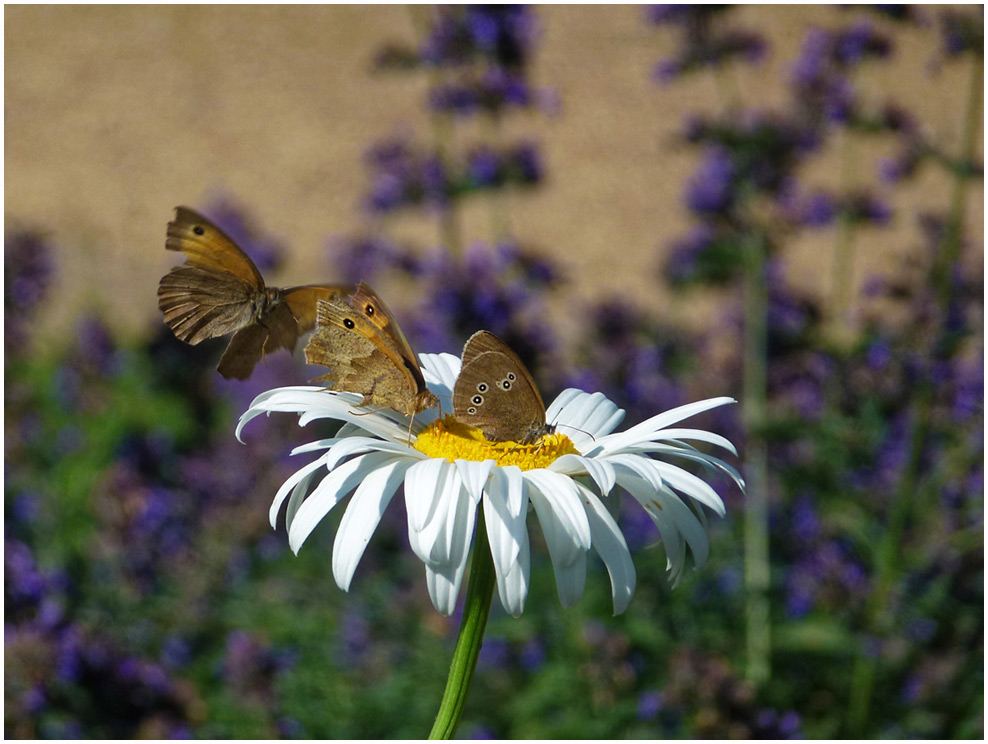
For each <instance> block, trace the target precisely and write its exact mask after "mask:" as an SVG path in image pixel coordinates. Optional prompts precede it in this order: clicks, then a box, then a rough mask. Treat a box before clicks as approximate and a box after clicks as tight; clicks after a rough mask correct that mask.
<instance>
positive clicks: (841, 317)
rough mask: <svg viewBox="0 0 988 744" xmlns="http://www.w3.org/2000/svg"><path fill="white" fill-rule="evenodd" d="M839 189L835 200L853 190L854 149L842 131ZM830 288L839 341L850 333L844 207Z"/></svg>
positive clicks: (850, 277) (850, 238) (850, 258)
mask: <svg viewBox="0 0 988 744" xmlns="http://www.w3.org/2000/svg"><path fill="white" fill-rule="evenodd" d="M842 136H843V141H842V142H841V155H840V158H841V161H840V186H839V191H838V197H839V198H841V199H843V198H844V197H846V196H849V195H850V194H851V193H852V192H853V190H854V164H855V157H856V152H855V147H854V144H855V143H854V135H853V134H852V132H851V131H850V130H849V129H847V128H845V129H844V131H843V132H842ZM831 281H832V282H833V285H832V286H831V303H832V305H831V318H830V323H831V335H832V336H833V337H835V338H840V337H842V336H844V335H845V334H847V333H849V331H850V324H851V312H850V298H851V288H852V286H853V285H854V224H853V220H852V217H851V214H850V212H849V211H848V209H847V207H841V208H840V212H839V214H838V217H837V244H836V245H835V246H834V265H833V272H832V280H831Z"/></svg>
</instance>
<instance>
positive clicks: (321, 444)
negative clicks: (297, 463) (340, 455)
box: [289, 436, 342, 455]
mask: <svg viewBox="0 0 988 744" xmlns="http://www.w3.org/2000/svg"><path fill="white" fill-rule="evenodd" d="M341 439H342V437H338V436H336V437H331V438H329V439H317V440H316V441H314V442H309V443H308V444H300V445H299V446H298V447H296V448H295V449H293V450H292V451H291V452H290V453H289V454H291V455H303V454H305V453H306V452H315V451H316V450H324V449H329V448H330V447H332V446H333V445H334V444H336V443H337V442H339V441H340V440H341Z"/></svg>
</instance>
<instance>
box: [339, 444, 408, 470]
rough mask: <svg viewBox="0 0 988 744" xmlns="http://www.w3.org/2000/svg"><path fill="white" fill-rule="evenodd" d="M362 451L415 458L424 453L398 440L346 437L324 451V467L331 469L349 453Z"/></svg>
mask: <svg viewBox="0 0 988 744" xmlns="http://www.w3.org/2000/svg"><path fill="white" fill-rule="evenodd" d="M362 452H390V453H392V454H395V455H404V456H406V457H413V458H415V459H423V458H424V457H425V455H423V454H422V453H421V452H419V451H418V450H416V449H412V448H411V447H408V446H407V445H405V444H402V443H400V442H385V441H382V440H380V439H376V438H374V437H347V438H345V439H342V440H340V441H339V442H337V443H336V444H334V445H333V446H332V447H331V448H330V450H329V452H327V453H326V467H327V468H329V469H330V470H332V469H333V468H335V467H336V466H337V464H338V463H340V462H342V461H343V460H345V459H346V458H348V457H349V456H350V455H354V454H357V453H362Z"/></svg>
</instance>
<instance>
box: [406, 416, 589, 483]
mask: <svg viewBox="0 0 988 744" xmlns="http://www.w3.org/2000/svg"><path fill="white" fill-rule="evenodd" d="M414 447H415V449H417V450H418V451H419V452H421V453H422V454H423V455H428V456H429V457H445V458H446V459H447V460H449V461H450V462H455V461H456V460H476V461H477V462H483V461H484V460H494V461H495V462H496V463H497V464H498V465H517V466H518V467H519V468H521V469H522V470H535V469H536V468H545V467H548V466H549V464H550V463H552V461H553V460H556V459H558V458H560V457H562V456H563V455H578V454H580V452H579V450H577V449H576V447H574V446H573V442H571V441H570V439H569V437H567V436H566V435H565V434H546V435H545V436H544V437H542V438H541V439H540V440H539V441H537V442H535V443H534V444H519V443H518V442H488V441H487V440H486V439H485V438H484V433H483V432H482V431H481V430H480V429H475V428H474V427H472V426H467V425H466V424H463V423H460V422H459V421H457V420H456V419H455V418H453V417H452V416H446V417H445V418H441V419H439V420H437V421H434V422H433V423H431V424H430V425H429V426H428V427H427V428H426V429H425V430H424V431H423V432H422V433H421V434H419V436H418V439H417V440H416V442H415V444H414Z"/></svg>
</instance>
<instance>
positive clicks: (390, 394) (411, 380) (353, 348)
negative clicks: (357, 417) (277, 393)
mask: <svg viewBox="0 0 988 744" xmlns="http://www.w3.org/2000/svg"><path fill="white" fill-rule="evenodd" d="M357 299H358V298H357V296H356V294H354V295H350V296H349V297H346V298H340V297H334V298H332V299H330V300H318V301H317V308H318V309H317V315H316V332H315V333H314V334H312V338H311V339H309V343H308V345H307V346H306V347H305V359H306V361H307V362H309V363H310V364H320V365H323V366H324V367H329V368H330V369H331V370H332V372H330V373H329V374H327V375H323V376H321V377H317V378H315V381H319V382H325V383H326V384H327V386H328V387H330V388H331V389H332V390H340V391H346V392H351V393H360V394H361V395H363V396H364V400H363V404H364V405H371V406H384V407H387V408H392V409H394V410H396V411H398V412H399V413H403V414H405V415H406V416H413V415H415V414H416V413H418V412H420V411H424V410H426V409H427V408H431V407H433V406H435V405H436V404H437V403H438V401H437V400H436V398H435V396H433V395H432V393H430V392H429V391H428V389H427V388H426V387H425V382H424V381H423V382H422V383H421V386H420V385H419V383H418V381H417V380H416V377H415V375H414V374H413V373H412V369H410V368H409V367H408V366H407V365H406V364H405V360H404V359H403V358H402V356H401V354H400V353H399V352H398V350H397V349H396V348H395V345H394V344H393V343H391V341H390V340H389V338H388V337H387V336H386V335H385V334H384V333H383V332H382V331H381V329H380V328H379V327H378V326H377V325H375V324H374V323H372V322H371V320H370V318H369V317H368V316H367V315H366V314H365V312H364V308H365V304H364V300H366V298H361V301H359V302H358V301H357ZM375 309H376V306H375ZM372 315H373V314H372ZM415 370H416V371H418V367H417V365H416V367H415ZM418 374H419V377H420V378H421V374H422V373H421V371H419V372H418Z"/></svg>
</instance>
